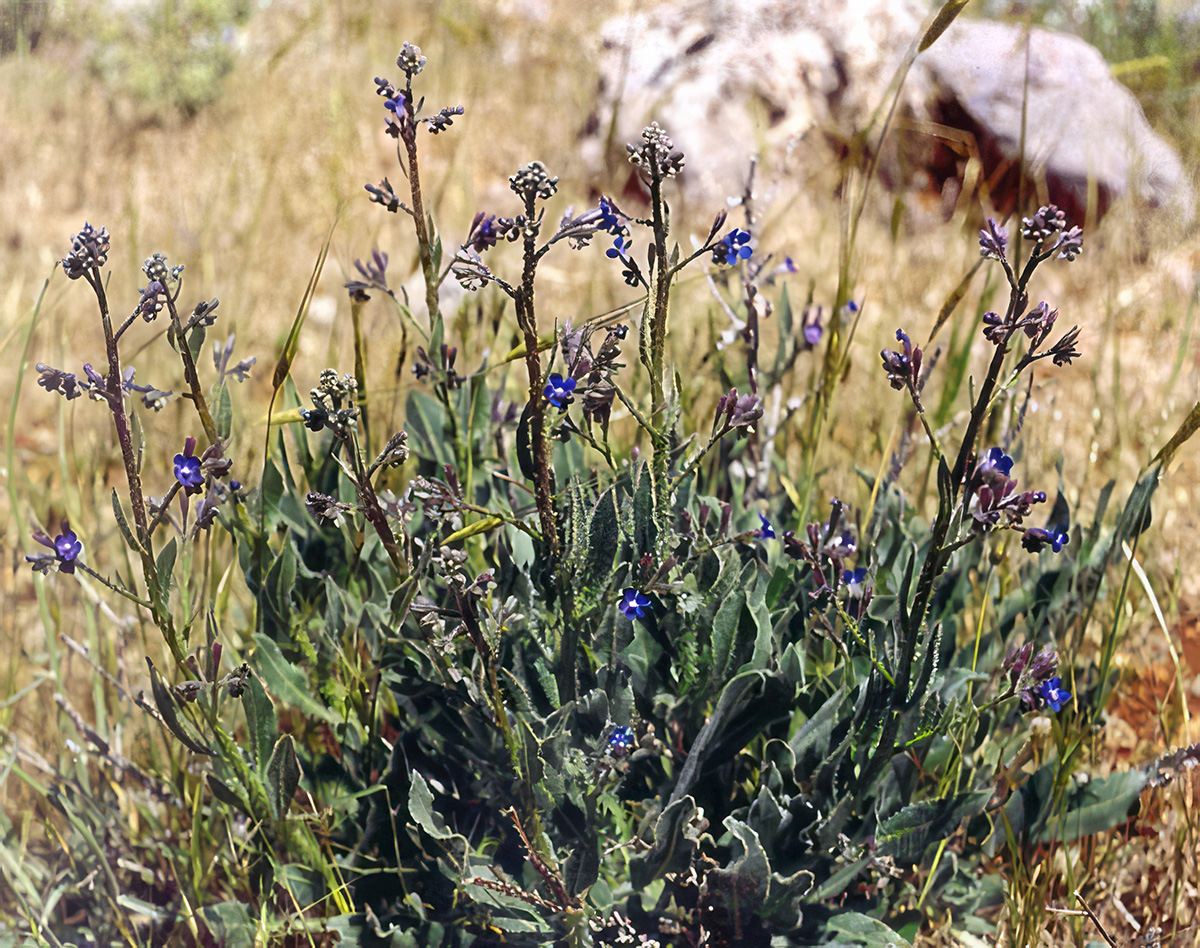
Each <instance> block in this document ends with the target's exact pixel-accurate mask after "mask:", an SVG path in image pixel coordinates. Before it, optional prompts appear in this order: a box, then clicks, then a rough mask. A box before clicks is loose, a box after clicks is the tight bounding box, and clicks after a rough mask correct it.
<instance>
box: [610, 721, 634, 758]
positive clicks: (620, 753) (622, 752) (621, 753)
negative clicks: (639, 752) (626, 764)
mask: <svg viewBox="0 0 1200 948" xmlns="http://www.w3.org/2000/svg"><path fill="white" fill-rule="evenodd" d="M633 746H634V740H633V728H631V727H624V726H621V727H616V728H614V729H613V732H612V733H611V734H610V735H609V736H608V741H607V743H606V744H605V751H606V752H607V753H608V755H609V756H610V757H616V758H618V759H619V758H621V757H627V756H628V755H629V752H630V751H631V750H633Z"/></svg>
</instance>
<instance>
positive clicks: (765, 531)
mask: <svg viewBox="0 0 1200 948" xmlns="http://www.w3.org/2000/svg"><path fill="white" fill-rule="evenodd" d="M758 519H759V520H761V521H762V526H761V527H759V529H758V538H759V539H760V540H774V539H775V528H774V527H772V526H771V521H770V520H768V519H767V517H766V514H759V515H758Z"/></svg>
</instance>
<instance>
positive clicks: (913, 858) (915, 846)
mask: <svg viewBox="0 0 1200 948" xmlns="http://www.w3.org/2000/svg"><path fill="white" fill-rule="evenodd" d="M991 797H992V791H991V790H976V791H974V792H966V793H959V794H956V795H955V796H952V797H943V798H942V799H940V800H923V801H921V802H919V803H911V804H909V805H908V806H906V807H904V808H903V809H902V810H900V811H899V812H898V813H896V814H894V815H892V816H890V817H888V818H887V819H886V820H884V821H883V822H882V823H880V824H879V829H878V831H877V832H876V834H875V842H876V844H877V845H878V847H879V852H880V854H882V855H887V856H893V857H894V858H895V859H896V861H897V862H899V863H902V864H906V865H914V864H916V863H918V862H920V861H921V857H922V856H924V855H925V850H926V849H928V848H929V847H930V846H931V845H933V844H934V843H937V842H940V841H941V840H943V839H946V838H947V837H948V836H950V835H951V834H953V833H954V832H955V830H957V829H958V828H959V826H961V825H962V823H963V820H968V819H970V818H971V817H973V816H975V815H976V814H978V813H980V812H982V811H983V808H984V807H985V806H986V805H987V802H988V800H990V799H991Z"/></svg>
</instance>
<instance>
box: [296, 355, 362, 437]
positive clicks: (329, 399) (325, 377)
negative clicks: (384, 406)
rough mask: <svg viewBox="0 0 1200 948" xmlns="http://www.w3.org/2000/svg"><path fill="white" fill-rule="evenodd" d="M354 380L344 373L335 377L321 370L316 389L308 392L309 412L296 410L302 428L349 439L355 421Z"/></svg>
mask: <svg viewBox="0 0 1200 948" xmlns="http://www.w3.org/2000/svg"><path fill="white" fill-rule="evenodd" d="M357 396H358V380H357V379H356V378H355V377H354V376H353V375H350V374H349V373H347V374H346V375H343V376H341V377H340V378H339V377H338V374H337V371H336V370H335V369H325V370H324V371H323V372H322V373H321V376H320V378H319V380H318V381H317V387H316V388H314V389H313V390H312V391H311V392H309V397H310V398H311V399H312V402H313V407H312V408H302V409H300V416H301V417H302V418H303V419H304V427H306V428H308V429H309V430H310V431H320V430H321V429H322V428H328V429H329V430H330V431H332V432H333V433H334V434H335V435H336V436H338V437H341V438H346V437H349V435H350V431H351V430H352V429H353V428H354V425H355V423H356V422H357V420H358V406H357V404H356V398H357Z"/></svg>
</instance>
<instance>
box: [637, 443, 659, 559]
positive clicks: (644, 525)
mask: <svg viewBox="0 0 1200 948" xmlns="http://www.w3.org/2000/svg"><path fill="white" fill-rule="evenodd" d="M655 503H656V498H655V496H654V477H653V476H652V475H651V473H650V464H649V462H647V463H644V464H643V465H642V466H641V467H640V468H638V474H637V479H636V480H635V482H634V487H633V543H634V547H635V551H636V556H635V559H640V558H641V557H642V556H644V555H645V554H646V553H653V552H654V542H655V540H656V539H657V537H658V529H657V527H655V525H654V508H655Z"/></svg>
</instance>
